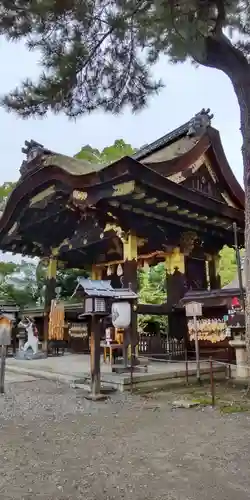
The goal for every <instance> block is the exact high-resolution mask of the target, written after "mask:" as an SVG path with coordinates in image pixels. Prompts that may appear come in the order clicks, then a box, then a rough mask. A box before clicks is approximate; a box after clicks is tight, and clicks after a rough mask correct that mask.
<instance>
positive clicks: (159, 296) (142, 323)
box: [138, 263, 167, 332]
mask: <svg viewBox="0 0 250 500" xmlns="http://www.w3.org/2000/svg"><path fill="white" fill-rule="evenodd" d="M138 277H139V302H141V303H142V304H162V303H163V302H166V290H165V280H166V271H165V265H164V264H162V263H161V264H158V265H157V266H155V267H152V268H150V269H149V270H148V271H145V270H143V269H142V270H140V271H139V276H138ZM152 322H153V323H155V324H156V325H158V329H160V330H161V331H163V332H166V329H167V318H166V317H165V316H156V315H149V314H145V315H139V316H138V328H139V330H140V331H145V330H146V329H147V325H148V323H152Z"/></svg>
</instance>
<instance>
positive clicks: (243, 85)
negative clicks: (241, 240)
mask: <svg viewBox="0 0 250 500" xmlns="http://www.w3.org/2000/svg"><path fill="white" fill-rule="evenodd" d="M202 64H204V65H205V66H208V67H210V68H216V69H219V70H220V71H223V73H225V74H226V75H227V76H228V77H229V78H230V80H231V82H232V84H233V87H234V90H235V93H236V96H237V99H238V103H239V107H240V123H241V133H242V140H243V142H242V156H243V166H244V185H245V276H244V278H245V280H244V281H245V289H246V301H245V306H246V348H247V358H248V365H249V366H250V63H248V61H247V59H246V57H245V56H244V54H243V53H242V52H241V51H240V50H239V49H238V48H236V47H234V46H233V45H232V44H231V42H230V41H229V39H228V38H227V37H226V36H225V35H223V33H222V32H221V33H220V34H219V35H218V36H217V35H215V37H208V38H207V40H206V57H205V58H204V61H202ZM229 112H230V108H229Z"/></svg>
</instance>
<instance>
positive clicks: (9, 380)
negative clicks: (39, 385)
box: [5, 371, 35, 384]
mask: <svg viewBox="0 0 250 500" xmlns="http://www.w3.org/2000/svg"><path fill="white" fill-rule="evenodd" d="M34 380H35V378H34V377H31V376H30V375H20V374H19V373H12V372H9V371H7V372H6V375H5V383H6V384H14V383H15V384H18V383H19V384H20V383H21V382H32V381H34Z"/></svg>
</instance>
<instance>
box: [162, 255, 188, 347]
mask: <svg viewBox="0 0 250 500" xmlns="http://www.w3.org/2000/svg"><path fill="white" fill-rule="evenodd" d="M165 269H166V285H167V287H166V288H167V305H168V306H169V309H170V311H171V310H172V311H171V312H170V313H169V314H168V329H169V336H170V337H172V338H178V339H181V338H184V339H185V341H187V323H186V317H185V312H184V310H179V311H178V312H175V311H174V307H175V306H176V305H178V304H179V301H180V299H181V298H182V297H183V296H184V294H185V292H186V291H187V289H186V277H185V255H184V253H182V252H181V250H180V248H179V247H176V248H173V249H171V250H170V251H169V252H168V253H167V254H166V255H165Z"/></svg>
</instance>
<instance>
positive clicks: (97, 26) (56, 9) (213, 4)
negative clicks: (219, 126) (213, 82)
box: [0, 0, 250, 117]
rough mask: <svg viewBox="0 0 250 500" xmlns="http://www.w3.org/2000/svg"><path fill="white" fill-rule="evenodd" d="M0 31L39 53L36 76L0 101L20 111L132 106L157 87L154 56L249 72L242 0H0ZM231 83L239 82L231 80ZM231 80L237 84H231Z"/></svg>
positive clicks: (249, 21) (248, 25)
mask: <svg viewBox="0 0 250 500" xmlns="http://www.w3.org/2000/svg"><path fill="white" fill-rule="evenodd" d="M0 7H1V8H0V34H2V35H3V36H5V37H7V39H9V40H19V39H24V40H25V42H26V44H27V46H28V48H29V49H30V50H36V49H38V50H39V51H40V53H41V74H40V77H39V79H38V81H35V82H33V81H31V80H30V79H26V80H25V81H24V82H23V83H22V84H21V86H20V87H19V88H16V89H14V91H13V92H11V94H10V95H8V96H6V97H5V99H4V104H5V106H6V107H7V108H8V109H13V110H15V111H17V112H18V113H19V114H20V115H21V116H23V117H27V116H30V115H38V116H43V115H44V114H46V113H47V112H48V110H52V111H53V112H55V113H58V112H59V111H64V112H65V113H66V114H67V115H68V116H70V117H77V116H79V115H81V114H83V113H86V112H87V113H89V112H91V111H93V110H95V109H97V108H103V109H104V110H105V111H111V112H115V113H116V112H119V111H121V109H122V108H123V107H124V106H126V105H127V104H129V105H130V106H131V107H132V109H133V111H136V110H138V109H140V108H141V107H143V106H144V105H145V104H146V102H147V98H148V97H149V96H150V95H152V94H154V93H155V92H157V91H159V89H160V88H161V86H162V82H161V81H155V80H154V78H153V76H152V74H151V72H150V68H151V67H152V65H153V64H154V63H155V62H156V61H157V59H158V58H159V56H160V55H161V54H163V55H167V56H168V57H169V58H170V60H171V61H172V62H183V61H185V60H186V59H188V58H191V59H192V60H194V61H195V62H197V63H199V64H203V65H205V66H209V67H214V68H217V69H220V70H222V71H224V72H225V73H226V74H227V75H228V76H229V77H230V78H231V80H232V82H233V84H234V85H235V90H236V92H237V91H239V89H238V90H237V89H236V87H237V74H236V69H238V75H239V71H240V73H241V76H242V73H243V72H244V70H246V69H248V70H249V66H248V63H249V55H250V41H249V34H250V4H249V0H181V1H180V0H169V1H163V0H157V1H152V0H106V1H105V2H104V1H102V0H96V1H93V0H85V1H84V2H79V0H67V1H63V0H60V1H59V0H25V1H24V0H2V1H0ZM238 80H239V79H238ZM238 83H239V82H238Z"/></svg>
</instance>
